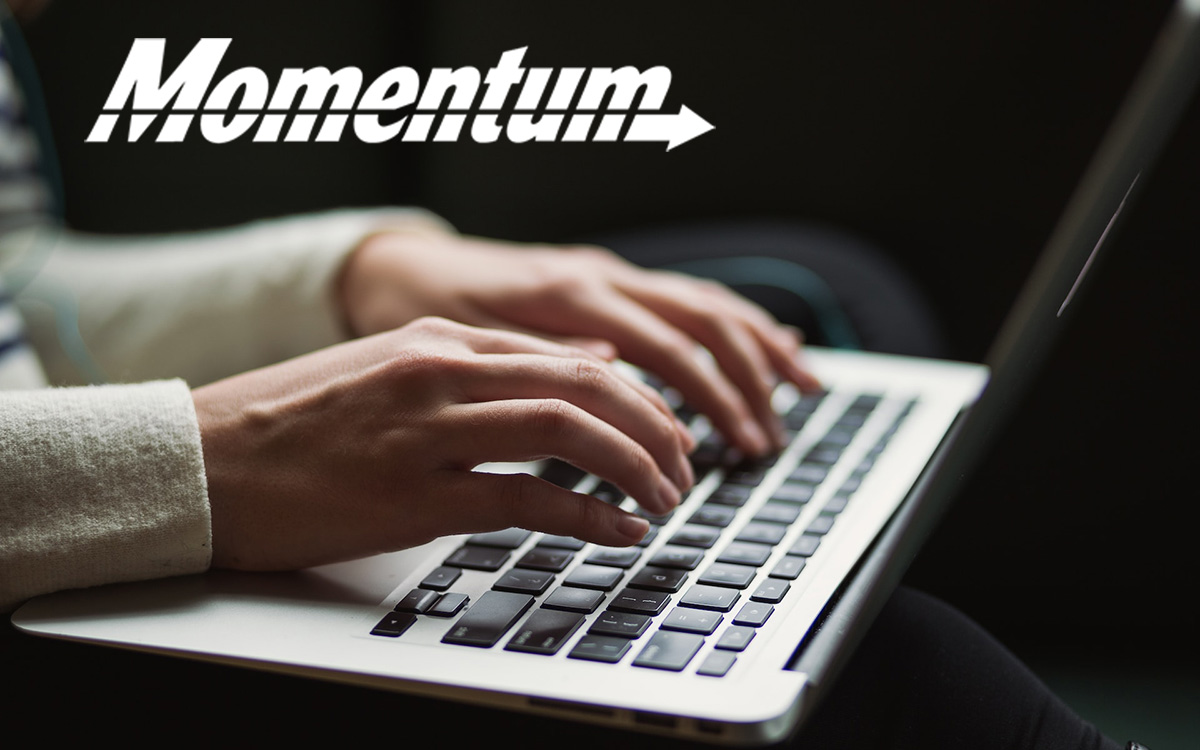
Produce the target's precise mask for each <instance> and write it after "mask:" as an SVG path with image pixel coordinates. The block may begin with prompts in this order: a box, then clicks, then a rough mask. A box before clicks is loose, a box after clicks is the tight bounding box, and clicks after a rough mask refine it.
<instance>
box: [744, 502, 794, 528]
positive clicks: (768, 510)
mask: <svg viewBox="0 0 1200 750" xmlns="http://www.w3.org/2000/svg"><path fill="white" fill-rule="evenodd" d="M801 510H803V508H801V507H800V506H799V505H797V504H795V503H783V502H779V501H777V500H772V501H769V502H767V503H766V504H765V505H763V506H762V507H761V508H759V509H758V512H757V513H755V514H754V520H755V521H765V522H768V523H784V524H786V523H792V522H793V521H795V520H796V518H797V517H798V516H799V515H800V511H801Z"/></svg>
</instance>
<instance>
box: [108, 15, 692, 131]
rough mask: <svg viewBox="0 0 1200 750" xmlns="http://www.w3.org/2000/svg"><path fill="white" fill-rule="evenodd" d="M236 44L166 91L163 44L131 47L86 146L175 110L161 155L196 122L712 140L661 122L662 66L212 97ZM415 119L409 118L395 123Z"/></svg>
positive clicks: (191, 63) (504, 69)
mask: <svg viewBox="0 0 1200 750" xmlns="http://www.w3.org/2000/svg"><path fill="white" fill-rule="evenodd" d="M231 41H232V40H230V39H201V40H200V41H199V42H198V43H197V44H196V46H195V47H194V48H192V51H191V52H190V53H188V55H187V57H186V58H184V60H183V62H181V63H180V64H179V66H178V67H177V68H175V70H174V71H173V72H172V73H171V75H170V76H169V77H168V78H167V79H166V80H163V52H164V50H165V48H166V40H164V39H137V40H135V41H134V43H133V46H132V47H131V48H130V50H129V56H128V57H126V58H125V65H124V67H122V68H121V73H120V75H118V76H117V81H116V83H114V84H113V87H112V91H110V92H109V95H108V100H107V101H106V102H105V103H104V111H103V113H102V114H101V115H100V116H99V117H97V118H96V124H95V125H94V126H93V127H92V131H91V133H90V134H89V135H88V138H87V140H88V141H89V142H93V143H107V142H108V141H109V139H110V138H112V136H113V132H114V131H115V130H116V129H117V124H118V122H119V121H120V119H121V117H122V115H123V114H125V113H126V112H128V118H129V119H128V123H129V128H128V136H127V138H128V140H129V142H135V141H138V140H139V139H140V138H141V137H142V136H143V135H144V134H145V133H146V131H147V130H148V129H150V127H151V126H152V125H154V124H155V121H156V120H158V119H159V116H160V115H161V114H162V113H163V111H164V110H168V108H169V111H168V114H166V116H165V117H164V118H163V119H162V120H161V121H160V123H161V124H160V126H159V128H158V132H157V134H156V136H155V138H154V140H155V141H158V142H161V143H170V142H176V143H177V142H180V141H182V140H184V138H186V137H187V136H188V133H189V131H190V130H191V128H192V125H193V123H194V121H196V120H199V130H200V134H201V135H202V136H203V137H204V138H205V139H206V140H208V141H209V142H210V143H229V142H230V141H234V140H237V139H239V138H247V137H248V138H250V139H252V140H253V141H255V142H264V143H274V142H280V141H282V142H285V143H307V142H310V141H316V142H318V143H323V142H336V141H340V140H342V138H343V137H344V136H346V134H347V131H350V132H352V133H353V137H354V138H357V139H358V140H359V141H362V142H364V143H382V142H385V141H391V140H394V139H396V138H399V139H400V140H401V141H408V142H418V143H419V142H425V141H432V142H453V141H458V140H460V139H462V138H464V136H466V137H469V138H470V139H471V140H473V141H475V142H476V143H496V142H499V141H508V142H511V143H528V142H531V141H533V142H537V141H542V142H546V141H552V142H553V141H557V142H561V143H566V142H583V141H608V142H616V141H622V142H647V141H651V142H653V141H657V142H660V143H665V144H666V147H667V150H668V151H670V150H671V149H673V148H675V147H676V146H678V145H680V144H682V143H686V142H687V141H690V140H691V139H693V138H695V137H696V136H698V135H702V134H703V133H706V132H708V131H709V130H712V129H713V126H712V125H710V124H709V123H707V122H706V121H705V120H704V119H703V118H702V117H700V116H699V115H697V114H696V113H695V112H693V111H692V110H690V109H688V108H687V107H684V106H681V107H680V108H679V112H678V113H676V114H669V113H660V112H658V110H660V109H661V108H662V106H663V102H664V100H665V99H666V97H667V90H668V89H669V88H670V86H671V71H670V69H668V68H666V67H663V66H658V67H653V68H648V69H647V70H644V71H641V70H638V69H637V68H634V67H632V66H626V67H622V68H616V69H614V68H557V69H555V68H523V67H521V62H522V60H523V58H524V56H525V51H526V49H528V48H526V47H522V48H520V49H512V50H508V51H507V52H504V53H503V54H501V55H500V61H499V62H498V63H497V64H496V66H495V67H493V68H490V69H489V70H488V71H487V72H486V73H481V72H480V70H479V69H478V68H475V67H469V66H468V67H461V68H453V69H451V68H433V69H432V70H430V71H429V75H428V78H427V80H426V81H425V83H424V85H423V86H422V82H421V77H420V75H418V74H417V71H415V70H413V69H412V68H408V67H399V68H392V69H391V70H388V71H386V72H384V73H383V74H382V75H380V76H379V77H378V78H376V79H375V80H374V81H371V82H369V83H366V85H365V87H364V83H365V82H364V80H363V73H362V71H361V70H360V69H358V68H355V67H345V68H341V69H340V70H336V71H330V70H329V69H328V68H323V67H315V68H308V69H303V68H284V69H283V70H282V71H281V72H280V74H279V78H278V80H277V81H276V82H275V85H274V90H272V85H271V81H270V80H269V79H268V78H267V74H266V73H264V72H263V71H262V69H261V68H254V67H246V68H238V69H237V70H234V71H232V72H230V73H229V74H228V75H226V76H225V77H224V78H222V79H220V80H219V81H218V82H217V83H216V85H215V86H214V85H213V78H214V77H215V75H216V72H217V67H218V66H219V65H220V64H221V59H222V58H223V57H224V56H225V51H226V50H227V49H228V48H229V44H230V42H231ZM551 80H553V85H551ZM518 85H519V87H520V88H519V91H518V92H517V94H516V99H515V102H510V101H509V95H510V93H511V90H512V89H513V88H514V87H516V86H518ZM481 88H482V90H483V91H482V96H479V94H480V89H481ZM302 91H303V95H301V92H302ZM547 92H548V94H547ZM639 92H640V93H641V97H640V99H639V98H638V96H637V95H638V93H639ZM131 100H132V101H131ZM447 100H448V101H447ZM635 100H637V103H636V105H635ZM235 101H236V104H235ZM408 107H412V108H413V111H412V113H411V114H405V115H404V116H401V117H397V113H399V112H400V111H401V110H403V109H405V108H408ZM627 119H628V123H627V122H626V120H627Z"/></svg>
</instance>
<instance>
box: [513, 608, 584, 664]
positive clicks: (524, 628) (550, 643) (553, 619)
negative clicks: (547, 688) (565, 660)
mask: <svg viewBox="0 0 1200 750" xmlns="http://www.w3.org/2000/svg"><path fill="white" fill-rule="evenodd" d="M582 624H583V615H581V614H577V613H575V612H560V611H556V610H552V609H539V610H537V611H535V612H534V613H533V614H532V615H530V616H529V619H527V620H526V621H525V622H524V623H522V625H521V627H519V628H517V632H516V633H514V634H513V637H512V638H511V639H509V641H508V643H507V644H506V645H505V646H504V650H505V651H521V652H524V653H527V654H544V655H547V656H548V655H551V654H556V653H558V650H559V649H560V648H562V647H563V644H565V643H566V642H567V640H568V639H569V638H570V637H571V636H572V635H574V634H575V631H576V630H578V629H579V626H580V625H582Z"/></svg>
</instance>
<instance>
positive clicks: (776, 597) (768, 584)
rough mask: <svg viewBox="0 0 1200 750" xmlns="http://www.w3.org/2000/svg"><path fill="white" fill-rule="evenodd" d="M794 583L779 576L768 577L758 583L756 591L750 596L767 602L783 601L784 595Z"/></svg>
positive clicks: (776, 602)
mask: <svg viewBox="0 0 1200 750" xmlns="http://www.w3.org/2000/svg"><path fill="white" fill-rule="evenodd" d="M791 587H792V584H790V583H788V582H787V581H784V580H780V579H778V578H768V579H767V580H765V581H763V582H762V583H760V584H758V588H756V589H754V593H753V594H751V595H750V598H751V599H752V600H753V601H756V602H766V603H767V604H778V603H780V602H781V601H783V596H784V594H786V593H787V592H788V589H790V588H791Z"/></svg>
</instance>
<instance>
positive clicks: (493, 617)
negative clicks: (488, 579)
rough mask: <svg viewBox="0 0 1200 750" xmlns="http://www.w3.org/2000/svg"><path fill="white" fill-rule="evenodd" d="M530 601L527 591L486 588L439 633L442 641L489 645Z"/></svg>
mask: <svg viewBox="0 0 1200 750" xmlns="http://www.w3.org/2000/svg"><path fill="white" fill-rule="evenodd" d="M532 604H533V597H532V596H530V595H528V594H513V593H509V592H506V591H486V592H484V594H483V596H481V597H479V601H477V602H475V604H474V605H473V606H472V607H471V608H470V609H468V610H467V613H466V614H465V615H463V616H462V618H461V619H459V621H458V622H457V623H455V624H454V625H453V626H452V627H451V628H450V631H449V632H448V633H446V635H444V636H442V643H454V644H457V645H460V646H478V647H481V648H491V647H492V646H494V645H496V642H497V641H499V640H500V639H501V638H502V637H503V636H504V634H505V633H507V632H508V630H509V628H511V627H512V626H513V625H514V624H515V623H516V622H517V620H518V619H520V617H521V615H523V614H525V610H527V609H529V607H530V606H531V605H532Z"/></svg>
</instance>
